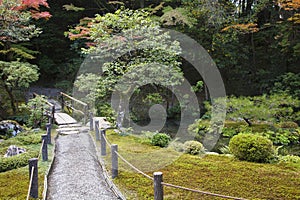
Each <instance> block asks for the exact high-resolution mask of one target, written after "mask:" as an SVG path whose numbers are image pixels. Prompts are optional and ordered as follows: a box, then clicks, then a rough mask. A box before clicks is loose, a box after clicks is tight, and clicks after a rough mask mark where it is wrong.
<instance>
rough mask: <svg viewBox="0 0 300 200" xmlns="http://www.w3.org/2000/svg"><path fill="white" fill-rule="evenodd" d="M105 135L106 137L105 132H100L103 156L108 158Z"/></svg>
mask: <svg viewBox="0 0 300 200" xmlns="http://www.w3.org/2000/svg"><path fill="white" fill-rule="evenodd" d="M105 135H106V133H105V130H101V132H100V143H101V156H106V142H105V139H104V137H105Z"/></svg>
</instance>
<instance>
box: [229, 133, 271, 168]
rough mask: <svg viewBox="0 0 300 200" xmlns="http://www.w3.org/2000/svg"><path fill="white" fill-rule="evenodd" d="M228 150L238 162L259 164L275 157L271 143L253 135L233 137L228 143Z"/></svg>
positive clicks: (266, 139)
mask: <svg viewBox="0 0 300 200" xmlns="http://www.w3.org/2000/svg"><path fill="white" fill-rule="evenodd" d="M229 150H230V152H231V153H232V154H233V155H234V156H235V157H236V158H238V159H239V160H245V161H250V162H259V163H265V162H270V161H271V160H272V159H273V158H274V155H275V149H274V146H273V143H272V141H271V140H269V139H268V138H266V137H263V136H260V135H255V134H245V133H241V134H238V135H236V136H234V137H233V138H232V139H231V140H230V142H229Z"/></svg>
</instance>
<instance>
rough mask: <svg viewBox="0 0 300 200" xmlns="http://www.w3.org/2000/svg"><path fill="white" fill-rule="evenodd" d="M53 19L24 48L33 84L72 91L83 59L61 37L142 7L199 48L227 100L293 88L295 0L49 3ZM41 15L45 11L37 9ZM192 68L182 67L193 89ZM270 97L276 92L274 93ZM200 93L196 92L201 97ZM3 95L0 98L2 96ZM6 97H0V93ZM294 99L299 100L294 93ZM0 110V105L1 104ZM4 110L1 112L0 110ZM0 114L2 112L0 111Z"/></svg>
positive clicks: (298, 43) (299, 51)
mask: <svg viewBox="0 0 300 200" xmlns="http://www.w3.org/2000/svg"><path fill="white" fill-rule="evenodd" d="M47 2H48V4H49V8H45V9H46V10H47V11H49V12H50V13H51V15H52V17H51V18H49V19H48V20H38V21H35V22H34V23H35V24H36V25H37V26H38V27H40V28H41V29H42V33H41V34H40V35H39V37H36V38H34V39H31V41H30V44H29V45H28V46H27V47H28V48H29V49H30V50H32V51H35V52H38V53H37V54H35V59H31V60H30V61H29V62H30V63H32V64H35V65H37V66H38V68H39V73H40V77H39V80H38V81H37V82H35V83H34V85H38V86H43V87H56V88H60V89H62V90H64V91H71V89H72V84H73V82H74V80H75V77H76V73H77V70H78V69H79V67H80V65H81V63H82V61H83V59H84V57H83V55H82V54H81V51H80V48H81V47H82V46H84V43H82V41H80V40H79V41H75V42H74V41H71V40H70V39H69V38H68V37H67V36H66V35H67V34H66V32H68V31H69V30H70V29H71V28H73V27H75V26H76V25H77V24H78V23H79V21H80V19H83V18H84V17H94V16H95V14H96V13H98V14H105V13H109V12H114V11H116V10H117V9H119V8H121V7H122V6H123V7H125V8H130V9H140V8H145V9H147V10H148V11H150V12H151V13H153V19H154V20H157V21H160V23H161V25H162V26H163V27H166V28H170V29H175V30H177V31H180V32H182V33H184V34H186V35H188V36H190V37H191V38H193V39H195V40H196V41H197V42H198V43H199V44H200V45H202V46H203V47H204V48H205V49H206V50H207V52H208V53H209V54H210V55H211V57H212V58H213V59H214V61H215V62H216V64H217V66H218V68H219V69H220V71H221V74H222V77H223V80H224V83H225V87H226V93H227V94H228V95H231V94H233V95H237V96H239V95H245V96H253V95H260V94H266V93H270V92H271V91H272V90H273V91H274V85H275V86H277V89H278V88H279V89H281V88H280V87H281V86H284V87H290V88H289V90H290V91H291V93H293V91H294V90H297V89H298V86H299V72H300V68H299V66H300V34H299V32H300V14H299V9H300V1H298V0H276V1H273V0H262V1H256V0H214V1H211V0H193V1H190V0H164V1H157V0H154V1H153V0H151V1H150V0H129V1H107V0H84V1H83V0H60V1H55V0H48V1H47ZM42 9H43V8H42ZM190 67H191V66H190V65H189V64H188V63H185V62H183V65H182V68H183V71H184V72H186V73H185V76H187V77H188V79H189V80H191V81H192V82H193V83H192V84H195V83H196V82H197V81H198V80H199V77H193V71H192V70H190V69H189V68H190ZM275 90H276V88H275ZM204 92H205V90H203V91H202V93H204ZM2 93H3V92H2ZM3 94H4V93H3ZM295 94H296V95H297V93H295ZM0 101H1V104H5V98H4V97H3V96H2V98H1V99H0ZM2 111H3V106H2ZM2 113H4V112H2Z"/></svg>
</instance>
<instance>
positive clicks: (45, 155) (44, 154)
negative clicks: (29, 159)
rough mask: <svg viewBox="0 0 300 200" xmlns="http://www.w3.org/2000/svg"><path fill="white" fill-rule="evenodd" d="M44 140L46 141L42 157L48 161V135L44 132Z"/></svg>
mask: <svg viewBox="0 0 300 200" xmlns="http://www.w3.org/2000/svg"><path fill="white" fill-rule="evenodd" d="M42 141H44V143H42V144H43V147H42V158H43V161H47V160H48V135H47V134H44V135H42Z"/></svg>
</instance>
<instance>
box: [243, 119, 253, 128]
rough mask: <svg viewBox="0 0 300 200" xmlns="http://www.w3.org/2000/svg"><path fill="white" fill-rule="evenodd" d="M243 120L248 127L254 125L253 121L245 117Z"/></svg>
mask: <svg viewBox="0 0 300 200" xmlns="http://www.w3.org/2000/svg"><path fill="white" fill-rule="evenodd" d="M243 119H244V120H245V122H246V123H247V124H248V126H252V123H251V121H250V120H249V119H248V118H245V117H243Z"/></svg>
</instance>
